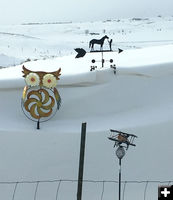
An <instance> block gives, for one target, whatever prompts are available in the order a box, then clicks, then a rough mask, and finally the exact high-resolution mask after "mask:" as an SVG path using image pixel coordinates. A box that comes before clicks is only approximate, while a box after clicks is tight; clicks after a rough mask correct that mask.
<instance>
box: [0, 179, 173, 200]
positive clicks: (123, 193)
mask: <svg viewBox="0 0 173 200" xmlns="http://www.w3.org/2000/svg"><path fill="white" fill-rule="evenodd" d="M62 182H72V183H73V182H76V183H77V182H78V180H76V179H50V180H30V181H4V182H3V181H1V182H0V185H14V189H13V194H12V198H11V199H12V200H15V196H16V191H17V190H18V185H19V184H35V190H34V198H33V200H37V193H38V188H39V184H40V183H47V184H49V183H58V186H57V189H56V196H55V200H58V198H59V192H60V188H61V187H60V186H61V183H62ZM83 182H84V183H95V184H98V183H99V184H100V183H102V190H101V196H100V200H104V193H105V184H108V183H114V184H118V183H119V182H118V181H116V180H90V179H88V180H83ZM121 183H122V184H124V185H123V192H122V199H123V200H124V198H125V190H126V186H127V184H145V187H144V190H143V191H144V193H143V197H144V200H147V198H146V195H147V188H148V185H149V183H150V184H156V183H157V184H167V185H171V183H173V180H166V181H159V180H141V181H139V180H131V181H121ZM0 198H1V197H0Z"/></svg>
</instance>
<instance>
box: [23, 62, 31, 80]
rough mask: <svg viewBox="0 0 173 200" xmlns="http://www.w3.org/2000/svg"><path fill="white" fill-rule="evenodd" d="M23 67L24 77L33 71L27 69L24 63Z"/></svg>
mask: <svg viewBox="0 0 173 200" xmlns="http://www.w3.org/2000/svg"><path fill="white" fill-rule="evenodd" d="M22 69H23V71H22V72H23V77H24V78H25V77H26V76H27V75H28V74H29V73H31V71H30V70H29V69H27V68H26V67H25V66H24V65H23V66H22Z"/></svg>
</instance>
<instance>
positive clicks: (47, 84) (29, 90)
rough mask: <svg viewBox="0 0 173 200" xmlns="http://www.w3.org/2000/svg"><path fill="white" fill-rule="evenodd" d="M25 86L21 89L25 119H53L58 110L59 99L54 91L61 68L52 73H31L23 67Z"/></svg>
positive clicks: (38, 124)
mask: <svg viewBox="0 0 173 200" xmlns="http://www.w3.org/2000/svg"><path fill="white" fill-rule="evenodd" d="M22 72H23V74H24V75H23V77H24V78H25V82H26V86H25V87H24V89H23V96H22V104H21V106H22V110H23V112H24V114H25V115H26V117H27V118H29V119H31V120H33V121H35V122H37V129H40V122H44V121H47V120H49V119H50V118H51V117H53V116H54V115H55V113H56V111H57V110H58V109H59V108H60V105H61V97H60V95H59V92H58V90H57V89H56V85H57V82H58V80H59V76H60V75H61V74H60V72H61V68H60V69H58V70H57V71H54V72H43V71H31V70H28V69H27V68H25V66H24V65H23V71H22Z"/></svg>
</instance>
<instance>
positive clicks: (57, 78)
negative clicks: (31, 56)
mask: <svg viewBox="0 0 173 200" xmlns="http://www.w3.org/2000/svg"><path fill="white" fill-rule="evenodd" d="M60 72H61V68H59V69H58V70H57V71H55V72H52V74H53V75H54V76H55V77H56V80H59V76H60V75H61V74H60Z"/></svg>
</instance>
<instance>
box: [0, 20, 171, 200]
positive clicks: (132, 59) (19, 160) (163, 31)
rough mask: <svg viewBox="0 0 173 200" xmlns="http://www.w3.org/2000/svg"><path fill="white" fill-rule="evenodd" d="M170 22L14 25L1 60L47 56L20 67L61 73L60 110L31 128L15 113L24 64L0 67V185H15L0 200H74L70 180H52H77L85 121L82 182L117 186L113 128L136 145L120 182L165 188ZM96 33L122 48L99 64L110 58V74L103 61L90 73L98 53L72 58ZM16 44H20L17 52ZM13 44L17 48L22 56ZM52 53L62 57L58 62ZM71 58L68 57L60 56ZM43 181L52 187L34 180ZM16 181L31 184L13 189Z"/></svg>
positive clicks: (91, 193)
mask: <svg viewBox="0 0 173 200" xmlns="http://www.w3.org/2000/svg"><path fill="white" fill-rule="evenodd" d="M172 19H173V18H171V17H170V18H164V19H163V18H154V19H143V20H142V21H141V20H120V21H107V22H93V23H79V24H73V23H72V24H63V25H62V24H54V25H50V24H49V25H20V26H17V28H15V27H16V26H14V31H13V33H15V34H16V35H17V36H16V35H15V36H14V35H10V37H12V38H13V39H12V38H11V43H10V41H9V46H10V47H9V51H8V50H6V51H5V47H4V46H5V45H4V46H3V45H2V47H0V49H1V48H2V53H3V54H5V55H7V56H9V57H10V56H13V57H16V58H19V59H26V58H27V57H29V58H31V59H38V58H41V55H42V54H41V53H40V52H41V51H42V50H43V49H44V48H45V50H48V52H49V53H50V54H49V53H46V51H45V54H44V55H43V58H46V55H47V57H50V59H46V60H44V59H42V60H38V61H33V62H27V63H25V66H26V67H27V68H29V69H31V70H45V71H54V70H56V69H58V68H59V67H61V68H62V75H61V76H60V81H59V84H58V89H59V92H60V94H61V97H62V106H61V108H60V110H59V111H58V112H57V114H56V115H55V116H54V118H52V119H51V120H50V121H47V122H45V123H42V124H41V129H40V130H36V124H35V123H34V122H32V121H30V120H28V119H27V118H26V117H25V116H24V114H23V112H22V110H21V97H22V90H23V87H24V85H25V82H24V80H23V78H22V73H21V70H22V66H21V65H19V66H16V67H9V68H5V69H1V70H0V97H1V98H0V111H1V115H0V120H1V125H0V149H1V150H0V163H1V165H0V183H1V182H3V183H4V182H8V181H9V182H10V181H13V182H14V184H12V185H9V184H7V185H4V184H1V185H0V191H1V192H0V195H1V198H2V199H4V200H6V199H11V198H12V197H13V194H14V191H15V198H14V199H19V200H20V199H21V200H23V199H24V198H25V200H29V199H34V200H35V199H37V200H39V199H42V200H44V199H45V200H47V199H50V200H51V199H61V200H65V199H76V187H77V183H76V182H75V181H74V182H73V181H65V182H63V181H62V182H58V181H56V180H62V179H63V180H64V179H65V180H76V179H77V176H78V162H79V147H80V129H81V123H82V122H87V141H86V154H85V156H86V157H85V170H84V179H85V180H94V181H96V180H99V181H108V180H109V181H118V168H119V166H118V159H117V158H116V156H115V149H114V148H113V143H112V142H111V141H109V140H108V139H107V137H108V136H109V134H110V133H109V129H110V128H111V129H118V130H121V131H125V132H129V133H133V134H136V135H137V136H138V138H137V139H136V145H137V146H136V147H130V148H129V150H128V152H127V154H126V156H125V157H124V158H123V161H122V179H123V181H124V180H125V181H150V180H152V181H167V182H165V183H166V184H168V181H172V182H173V178H172V168H173V160H172V153H173V146H172V141H173V135H172V133H171V132H172V119H173V112H172V110H173V104H172V102H173V93H172V84H173V79H172V74H173V67H172V66H173V56H172V52H173V44H172V40H171V37H172V38H173V36H172V28H171V27H173V21H172ZM23 27H25V28H23ZM48 27H49V28H48ZM5 29H6V30H5ZM26 29H27V30H26ZM104 29H105V30H106V34H108V35H109V36H110V38H113V41H114V46H113V49H115V50H117V48H118V47H120V48H124V49H125V51H123V52H122V53H121V54H118V53H117V52H114V53H105V54H104V58H105V59H106V60H109V59H111V58H112V59H114V62H115V64H116V66H117V73H116V75H115V74H114V73H113V70H112V69H111V68H110V66H109V65H110V64H109V63H105V67H104V68H103V69H102V68H98V69H97V70H95V71H92V72H90V66H91V60H92V59H93V58H95V59H96V60H99V59H100V58H101V55H100V54H99V53H94V54H86V56H85V57H84V58H79V59H75V53H74V51H73V48H75V47H83V48H85V49H86V50H87V49H88V41H89V40H90V39H91V38H93V37H100V36H101V35H102V34H105V31H104ZM9 30H10V31H9ZM85 30H89V33H93V32H94V33H99V34H100V36H96V35H95V36H93V35H90V34H89V33H88V32H87V31H85ZM122 30H124V31H123V32H122ZM2 31H3V32H8V33H9V32H10V33H11V31H12V27H11V26H10V27H6V26H4V29H3V30H2ZM29 31H30V32H29ZM103 32H104V33H103ZM57 35H58V37H57ZM13 36H14V37H13ZM26 36H27V37H26ZM2 37H9V35H8V36H7V35H3V34H2ZM19 37H20V39H19ZM22 37H23V38H22ZM14 38H15V39H14ZM21 39H23V40H24V42H23V46H20V45H16V44H17V42H19V41H17V40H20V42H21ZM29 40H30V42H29ZM31 40H32V42H31ZM33 41H35V42H33ZM116 41H117V42H116ZM12 44H13V45H14V47H15V51H14V52H15V53H14V55H13V53H12V52H13V51H12V49H11V47H12ZM18 44H19V43H18ZM20 44H22V43H20ZM26 44H28V45H29V46H28V45H26ZM46 44H47V45H46ZM35 45H38V46H39V47H40V49H39V48H38V46H37V47H36V49H37V50H36V51H35V52H34V50H33V49H34V48H35ZM146 46H148V47H146ZM149 46H150V47H149ZM19 47H21V48H22V47H23V54H22V53H21V52H19V51H20V50H19V49H20V48H19ZM144 47H145V48H144ZM3 48H4V49H3ZM61 48H62V49H61ZM38 49H39V50H38ZM58 51H62V52H63V51H64V52H66V53H67V56H64V57H57V56H59V55H60V54H59V53H58ZM62 52H61V53H62ZM71 52H73V55H68V54H71ZM25 53H26V54H25ZM20 55H21V56H20ZM25 55H26V56H25ZM61 55H63V53H62V54H61ZM53 56H55V57H54V58H53ZM55 179H56V180H55ZM41 180H55V181H53V182H50V181H48V182H43V183H42V182H37V181H41ZM20 181H36V182H33V183H28V182H26V183H19V184H16V183H15V182H20ZM38 183H39V185H37V184H38ZM59 183H61V184H60V185H59ZM103 184H104V185H103ZM169 184H171V182H170V183H169ZM158 185H160V183H158V182H155V183H148V184H147V182H141V183H138V184H137V183H127V184H126V188H125V193H124V198H125V199H127V198H128V199H134V200H139V199H144V193H145V192H144V191H145V189H146V200H147V199H157V198H158V197H157V195H158V191H157V190H158ZM15 186H17V188H16V190H15ZM36 186H38V188H37V187H36ZM58 186H60V187H58ZM103 186H104V187H103ZM122 186H124V185H122ZM146 186H147V187H146ZM57 189H58V190H57ZM83 190H84V191H83V199H84V200H88V199H98V200H99V199H102V200H104V199H115V198H118V184H117V183H114V182H85V183H84V188H83ZM57 191H58V197H57V196H56V195H57ZM36 192H37V195H36V196H35V198H34V194H36ZM56 197H57V198H56Z"/></svg>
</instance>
